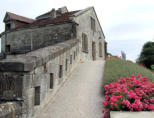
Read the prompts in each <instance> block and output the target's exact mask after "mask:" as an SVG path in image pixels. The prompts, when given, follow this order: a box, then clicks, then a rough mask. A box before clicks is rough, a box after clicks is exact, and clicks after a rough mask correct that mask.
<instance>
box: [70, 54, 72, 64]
mask: <svg viewBox="0 0 154 118" xmlns="http://www.w3.org/2000/svg"><path fill="white" fill-rule="evenodd" d="M70 64H72V55H70Z"/></svg>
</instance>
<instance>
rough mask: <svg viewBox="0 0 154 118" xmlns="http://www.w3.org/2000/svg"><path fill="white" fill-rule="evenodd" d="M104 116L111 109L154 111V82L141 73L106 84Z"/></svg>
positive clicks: (107, 114)
mask: <svg viewBox="0 0 154 118" xmlns="http://www.w3.org/2000/svg"><path fill="white" fill-rule="evenodd" d="M104 88H105V100H104V101H103V112H104V116H103V118H108V117H109V111H111V110H112V111H154V83H152V82H150V81H149V80H148V78H147V77H141V75H140V74H138V75H137V77H135V76H134V75H132V76H131V77H126V78H120V79H119V80H118V82H115V83H110V84H108V85H105V86H104Z"/></svg>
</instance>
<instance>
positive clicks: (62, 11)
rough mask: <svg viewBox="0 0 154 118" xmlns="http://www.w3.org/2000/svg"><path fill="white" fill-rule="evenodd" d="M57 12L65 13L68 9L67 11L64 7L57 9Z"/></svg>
mask: <svg viewBox="0 0 154 118" xmlns="http://www.w3.org/2000/svg"><path fill="white" fill-rule="evenodd" d="M58 11H59V12H60V13H66V12H68V9H67V7H66V6H64V7H61V8H59V9H58Z"/></svg>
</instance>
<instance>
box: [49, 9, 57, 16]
mask: <svg viewBox="0 0 154 118" xmlns="http://www.w3.org/2000/svg"><path fill="white" fill-rule="evenodd" d="M50 16H51V18H56V10H55V9H54V8H53V9H52V10H51V12H50Z"/></svg>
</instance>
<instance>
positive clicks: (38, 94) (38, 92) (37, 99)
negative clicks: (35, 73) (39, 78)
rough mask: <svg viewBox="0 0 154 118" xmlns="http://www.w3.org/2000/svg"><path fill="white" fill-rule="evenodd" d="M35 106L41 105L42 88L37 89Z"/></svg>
mask: <svg viewBox="0 0 154 118" xmlns="http://www.w3.org/2000/svg"><path fill="white" fill-rule="evenodd" d="M34 98H35V101H34V105H40V86H37V87H35V96H34Z"/></svg>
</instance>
